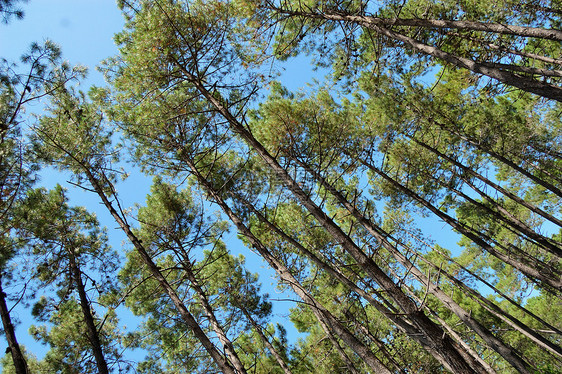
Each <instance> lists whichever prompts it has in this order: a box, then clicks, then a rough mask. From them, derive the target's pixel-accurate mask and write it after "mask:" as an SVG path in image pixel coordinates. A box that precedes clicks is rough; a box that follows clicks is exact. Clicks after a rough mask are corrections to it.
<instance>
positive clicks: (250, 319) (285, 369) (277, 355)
mask: <svg viewBox="0 0 562 374" xmlns="http://www.w3.org/2000/svg"><path fill="white" fill-rule="evenodd" d="M236 307H237V308H238V309H240V311H241V312H242V313H243V314H244V316H245V317H246V319H247V320H248V322H250V324H251V325H252V327H253V328H254V330H256V333H257V334H258V336H259V337H260V339H261V341H262V342H263V344H264V345H265V347H266V348H267V349H268V350H269V352H271V354H272V355H273V357H275V361H277V363H278V364H279V366H280V367H281V369H283V372H284V373H285V374H293V373H292V372H291V369H290V368H289V366H288V365H287V363H286V362H285V360H284V359H283V357H282V356H281V354H280V353H279V352H278V351H277V349H275V347H274V346H273V344H271V342H270V341H269V339H268V338H267V336H265V334H264V332H263V329H262V328H261V326H260V325H258V323H257V322H256V321H255V320H254V318H253V317H252V316H251V315H250V313H249V312H248V310H247V309H246V308H245V307H244V306H243V305H236Z"/></svg>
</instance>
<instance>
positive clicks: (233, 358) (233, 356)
mask: <svg viewBox="0 0 562 374" xmlns="http://www.w3.org/2000/svg"><path fill="white" fill-rule="evenodd" d="M188 266H189V268H187V269H186V268H184V270H185V272H186V275H187V279H188V280H189V282H190V283H191V287H192V288H193V290H194V291H195V294H197V297H198V298H199V302H200V303H201V306H202V307H203V311H204V312H205V315H206V316H207V318H208V319H209V323H210V324H211V327H212V328H213V331H214V332H215V334H217V337H218V338H219V341H220V342H221V343H222V345H223V347H224V351H225V352H226V354H227V355H228V357H229V360H230V362H231V364H232V366H234V368H235V369H236V370H237V371H238V372H239V373H243V374H244V373H246V368H245V367H244V364H243V363H242V361H240V358H239V357H238V354H237V353H236V350H235V349H234V345H232V342H231V341H230V339H228V337H227V336H226V333H225V332H224V330H223V328H222V326H221V325H220V323H219V321H218V320H217V318H216V316H215V312H214V311H213V308H212V307H211V305H210V304H209V300H208V299H207V295H206V294H205V292H204V291H203V288H201V286H200V285H199V281H198V280H197V278H196V277H195V274H193V270H192V269H191V266H190V265H188Z"/></svg>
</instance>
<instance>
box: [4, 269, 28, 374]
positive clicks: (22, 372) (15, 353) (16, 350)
mask: <svg viewBox="0 0 562 374" xmlns="http://www.w3.org/2000/svg"><path fill="white" fill-rule="evenodd" d="M0 316H1V317H2V325H3V327H4V333H5V334H6V340H8V349H7V350H6V351H8V350H9V352H10V354H11V355H12V361H13V363H14V367H15V368H16V374H28V373H29V368H28V367H27V362H26V361H25V357H24V356H23V353H22V351H21V349H20V345H19V344H18V340H17V339H16V332H15V330H14V325H13V324H12V318H11V317H10V310H9V309H8V305H7V304H6V294H5V293H4V289H3V288H2V277H1V275H0Z"/></svg>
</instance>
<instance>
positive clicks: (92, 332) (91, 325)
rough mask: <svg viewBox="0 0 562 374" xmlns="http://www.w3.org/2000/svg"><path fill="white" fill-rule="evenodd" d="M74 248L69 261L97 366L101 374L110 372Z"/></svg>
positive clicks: (70, 252) (70, 251)
mask: <svg viewBox="0 0 562 374" xmlns="http://www.w3.org/2000/svg"><path fill="white" fill-rule="evenodd" d="M72 251H73V248H70V250H69V262H70V270H71V272H72V277H73V278H74V284H75V286H76V289H77V291H78V297H79V299H80V308H81V309H82V315H83V317H84V322H85V323H86V329H87V330H88V340H89V342H90V345H91V346H92V351H93V352H94V358H95V360H96V366H97V367H98V372H99V373H100V374H109V369H108V367H107V362H106V361H105V357H104V355H103V349H102V347H101V341H100V336H99V333H98V329H97V327H96V323H95V321H94V316H93V315H92V309H91V305H90V302H89V300H88V296H87V295H86V289H85V287H84V282H82V272H81V271H80V268H79V267H78V264H77V263H76V258H75V257H74V254H73V253H72Z"/></svg>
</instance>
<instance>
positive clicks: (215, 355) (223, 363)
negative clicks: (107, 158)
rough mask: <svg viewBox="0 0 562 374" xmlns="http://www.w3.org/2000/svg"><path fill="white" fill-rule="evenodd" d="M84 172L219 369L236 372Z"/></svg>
mask: <svg viewBox="0 0 562 374" xmlns="http://www.w3.org/2000/svg"><path fill="white" fill-rule="evenodd" d="M82 167H83V170H84V173H85V174H86V177H87V178H88V181H89V182H90V184H91V185H92V187H93V189H94V190H95V192H96V193H97V194H98V196H99V197H100V199H101V200H102V202H103V204H104V205H105V207H106V209H107V210H108V211H109V213H110V214H111V215H112V216H113V218H114V219H115V221H116V222H117V224H119V226H120V227H121V230H123V232H124V233H125V235H127V238H128V239H129V240H130V241H131V243H132V244H133V246H134V247H135V249H136V250H137V252H138V253H139V255H140V256H141V258H142V260H143V262H144V263H145V264H146V266H147V268H148V270H149V271H150V273H151V274H152V276H153V277H154V279H156V281H157V282H158V283H159V284H160V287H162V289H163V290H164V292H165V293H166V294H167V295H168V297H170V299H171V300H172V303H173V304H174V306H175V307H176V308H177V310H178V312H179V314H180V317H181V318H182V320H183V321H184V322H185V323H186V325H187V326H188V327H189V328H190V329H191V331H192V332H193V335H194V336H195V338H197V339H198V340H199V342H201V345H203V347H204V348H205V350H206V351H207V352H208V353H209V355H210V356H211V358H212V359H213V360H214V361H215V363H216V364H217V366H218V367H219V369H220V370H221V371H222V372H223V373H225V374H236V372H235V370H234V369H233V368H232V366H231V365H230V363H229V362H228V361H227V360H226V359H225V357H224V356H223V355H222V354H221V353H220V351H219V350H218V349H217V348H216V347H215V345H214V344H213V342H211V340H210V339H209V338H208V337H207V335H206V334H205V332H204V331H203V329H201V326H199V323H198V322H197V320H196V319H195V317H193V315H192V314H191V313H190V312H189V310H188V309H187V307H186V306H185V305H184V303H183V302H182V300H181V298H180V297H179V296H178V294H177V293H176V291H175V290H174V288H173V287H172V286H171V285H170V284H169V283H168V281H167V280H166V278H165V277H164V275H162V272H161V271H160V268H159V267H158V266H157V265H156V264H155V263H154V262H153V261H152V258H151V257H150V255H149V254H148V252H147V251H146V249H145V248H144V246H143V244H142V243H141V241H140V240H139V239H138V238H137V237H136V235H135V234H134V233H133V231H132V230H131V228H130V227H129V224H128V223H127V222H126V221H125V220H124V219H123V218H122V217H121V215H120V214H119V213H118V212H117V210H116V209H115V208H114V207H113V204H112V203H111V202H110V201H109V199H108V198H107V196H106V194H105V192H104V191H103V188H102V187H101V186H102V185H101V184H100V183H99V182H98V180H97V179H96V177H95V176H94V175H93V174H92V171H91V170H90V168H89V167H88V166H86V165H83V164H82Z"/></svg>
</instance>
